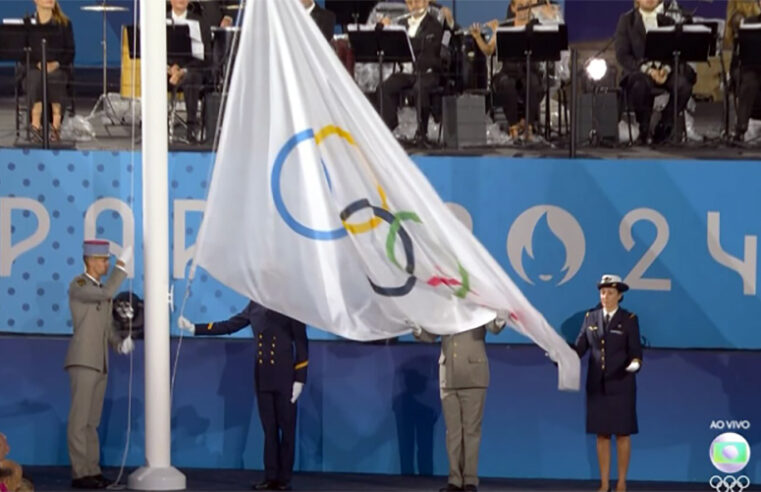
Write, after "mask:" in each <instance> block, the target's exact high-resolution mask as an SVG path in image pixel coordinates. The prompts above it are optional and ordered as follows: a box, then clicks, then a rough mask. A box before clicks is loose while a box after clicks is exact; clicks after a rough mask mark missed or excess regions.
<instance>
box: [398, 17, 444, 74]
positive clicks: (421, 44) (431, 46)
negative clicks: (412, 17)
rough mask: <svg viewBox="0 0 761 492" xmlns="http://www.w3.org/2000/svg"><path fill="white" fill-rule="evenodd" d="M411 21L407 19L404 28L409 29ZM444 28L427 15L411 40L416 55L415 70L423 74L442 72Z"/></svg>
mask: <svg viewBox="0 0 761 492" xmlns="http://www.w3.org/2000/svg"><path fill="white" fill-rule="evenodd" d="M408 21H409V19H405V21H404V27H405V28H409V23H408ZM443 36H444V28H443V27H441V24H439V21H437V20H436V18H435V17H434V16H432V15H431V14H426V15H425V17H424V18H423V20H422V21H421V23H420V26H419V27H418V30H417V32H416V33H415V37H413V38H410V42H411V43H412V52H413V53H414V54H415V70H420V71H422V72H423V73H425V72H427V71H428V70H431V71H433V72H440V71H441V39H442V37H443Z"/></svg>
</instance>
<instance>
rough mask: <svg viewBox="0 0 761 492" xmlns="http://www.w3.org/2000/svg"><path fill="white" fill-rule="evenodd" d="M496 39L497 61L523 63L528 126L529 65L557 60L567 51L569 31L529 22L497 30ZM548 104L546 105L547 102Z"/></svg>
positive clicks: (551, 25) (550, 25) (556, 25)
mask: <svg viewBox="0 0 761 492" xmlns="http://www.w3.org/2000/svg"><path fill="white" fill-rule="evenodd" d="M496 36H497V59H498V60H500V61H501V62H502V63H505V62H525V63H526V101H525V109H526V110H525V113H526V124H527V125H531V105H530V104H529V102H530V100H531V84H530V81H531V62H532V60H533V61H537V62H542V61H543V62H550V61H559V60H560V52H561V51H563V50H566V49H568V28H567V27H566V25H565V24H547V25H542V24H534V23H529V24H526V25H524V26H519V27H515V26H511V27H500V28H497V34H496ZM546 72H547V70H545V73H546ZM547 103H548V105H549V101H548V102H547ZM548 107H549V106H548ZM548 120H549V118H548ZM548 124H549V121H546V122H545V125H548Z"/></svg>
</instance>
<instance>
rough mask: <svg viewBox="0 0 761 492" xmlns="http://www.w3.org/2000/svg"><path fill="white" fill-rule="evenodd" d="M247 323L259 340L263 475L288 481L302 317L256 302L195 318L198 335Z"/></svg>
mask: <svg viewBox="0 0 761 492" xmlns="http://www.w3.org/2000/svg"><path fill="white" fill-rule="evenodd" d="M249 325H250V326H251V329H252V330H253V332H254V340H255V341H256V344H257V351H256V370H255V371H254V379H255V382H256V399H257V403H258V406H259V419H260V420H261V423H262V428H263V429H264V473H265V480H269V481H277V482H279V483H282V484H288V483H289V482H290V481H291V474H292V472H293V458H294V452H295V441H296V405H295V404H293V403H291V395H292V393H293V383H294V382H295V381H298V382H301V383H305V382H306V378H307V364H308V363H309V361H308V354H307V352H308V346H307V335H306V326H305V325H304V323H302V322H300V321H296V320H295V319H292V318H289V317H288V316H285V315H283V314H280V313H278V312H277V311H272V310H270V309H267V308H265V307H263V306H260V305H258V304H256V303H254V302H249V303H248V305H247V306H246V308H245V309H244V310H243V311H242V312H240V313H238V314H236V315H235V316H233V317H232V318H230V319H228V320H227V321H221V322H216V323H209V324H197V325H195V326H196V331H195V333H196V335H226V334H230V333H235V332H236V331H239V330H241V329H243V328H245V327H246V326H249Z"/></svg>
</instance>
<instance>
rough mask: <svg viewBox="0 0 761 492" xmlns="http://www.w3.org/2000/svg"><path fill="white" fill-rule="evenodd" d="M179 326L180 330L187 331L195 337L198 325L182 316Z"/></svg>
mask: <svg viewBox="0 0 761 492" xmlns="http://www.w3.org/2000/svg"><path fill="white" fill-rule="evenodd" d="M177 326H179V327H180V330H185V331H187V332H188V333H190V334H191V335H195V333H196V325H194V324H193V323H191V322H190V320H189V319H188V318H186V317H185V316H180V319H178V320H177Z"/></svg>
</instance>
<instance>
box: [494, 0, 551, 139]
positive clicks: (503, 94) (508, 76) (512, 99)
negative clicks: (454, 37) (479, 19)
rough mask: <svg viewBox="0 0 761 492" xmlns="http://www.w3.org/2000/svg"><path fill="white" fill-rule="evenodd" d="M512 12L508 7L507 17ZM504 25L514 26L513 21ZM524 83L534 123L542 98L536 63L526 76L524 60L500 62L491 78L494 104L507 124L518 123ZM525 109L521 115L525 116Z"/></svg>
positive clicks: (523, 95) (523, 101) (524, 93)
mask: <svg viewBox="0 0 761 492" xmlns="http://www.w3.org/2000/svg"><path fill="white" fill-rule="evenodd" d="M512 16H513V13H512V11H511V10H510V9H509V8H508V10H507V17H512ZM505 25H508V26H514V25H515V21H513V22H509V23H506V24H505ZM494 36H496V34H494ZM526 85H528V89H529V98H530V99H529V104H528V106H529V109H530V110H531V113H530V114H531V122H530V123H532V124H536V123H537V122H538V121H539V103H540V102H541V100H542V75H541V73H540V72H539V65H538V64H537V63H532V64H531V70H530V71H529V76H528V78H527V74H526V63H525V62H512V61H504V62H502V69H501V70H500V71H499V73H497V74H496V75H495V76H494V78H493V79H492V87H493V89H494V95H495V101H494V103H495V104H498V105H500V106H502V109H503V111H504V112H505V118H506V119H507V123H508V126H512V125H515V124H517V123H519V121H520V118H521V114H520V113H519V111H518V106H519V104H521V103H522V104H523V107H524V108H525V107H526ZM525 114H526V112H525V109H524V111H523V115H524V116H525Z"/></svg>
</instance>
